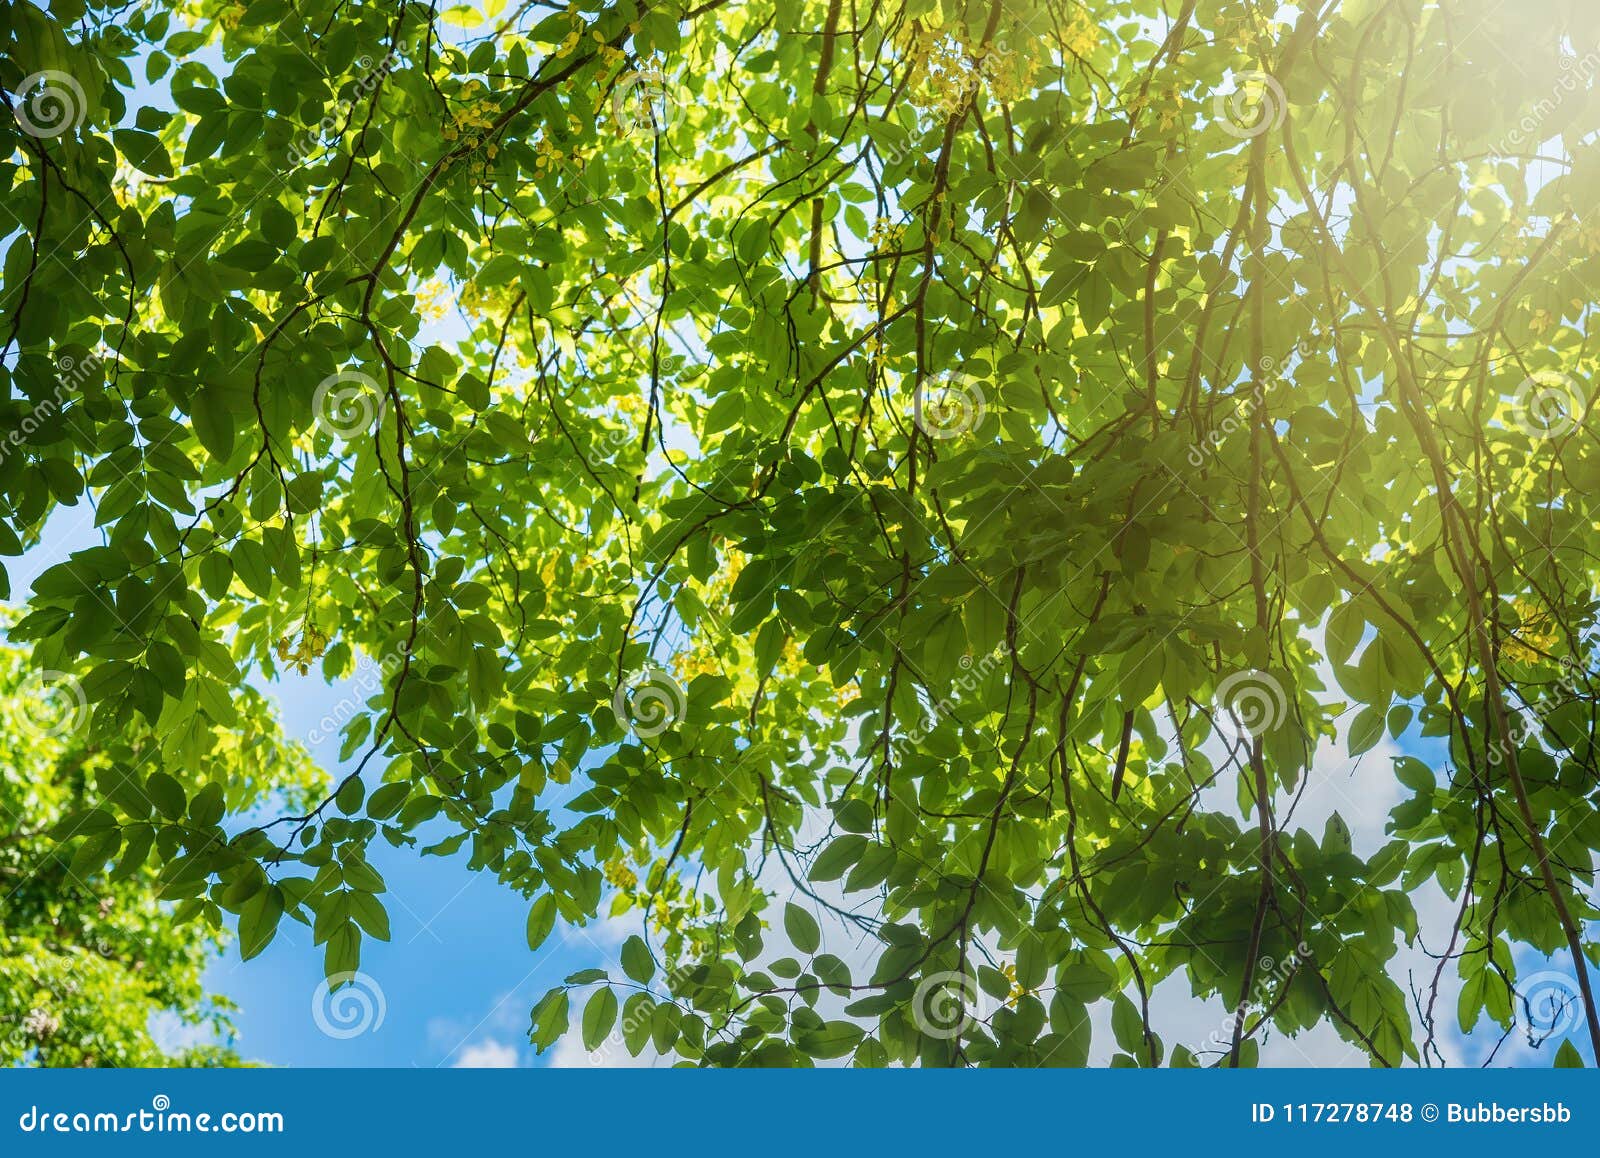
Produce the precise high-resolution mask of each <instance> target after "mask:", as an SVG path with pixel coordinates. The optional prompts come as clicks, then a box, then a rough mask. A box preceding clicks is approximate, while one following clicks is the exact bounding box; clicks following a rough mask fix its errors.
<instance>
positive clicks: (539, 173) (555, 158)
mask: <svg viewBox="0 0 1600 1158" xmlns="http://www.w3.org/2000/svg"><path fill="white" fill-rule="evenodd" d="M567 159H568V158H567V154H566V153H563V152H562V151H561V150H560V149H558V148H556V146H555V142H554V141H552V140H551V139H550V138H549V137H540V138H539V143H538V144H536V145H534V147H533V174H534V176H536V177H543V176H545V175H546V174H548V173H550V172H553V171H554V170H556V169H558V168H560V167H561V165H562V164H564V163H565V162H566V161H567Z"/></svg>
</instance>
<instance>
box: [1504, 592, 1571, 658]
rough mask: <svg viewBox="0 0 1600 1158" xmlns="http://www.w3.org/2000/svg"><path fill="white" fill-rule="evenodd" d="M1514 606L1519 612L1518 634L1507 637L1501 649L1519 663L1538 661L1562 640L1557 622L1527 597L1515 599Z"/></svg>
mask: <svg viewBox="0 0 1600 1158" xmlns="http://www.w3.org/2000/svg"><path fill="white" fill-rule="evenodd" d="M1512 608H1513V610H1515V611H1516V613H1517V621H1518V625H1517V627H1516V634H1515V635H1512V636H1508V637H1507V639H1506V641H1505V645H1504V646H1503V647H1502V648H1501V650H1502V651H1503V652H1505V654H1506V656H1507V657H1508V658H1510V659H1513V660H1515V661H1517V662H1518V663H1537V662H1538V661H1539V660H1540V658H1541V654H1543V655H1548V654H1550V652H1552V651H1553V650H1554V649H1555V646H1556V644H1557V643H1558V642H1559V641H1560V636H1559V635H1558V634H1557V632H1556V627H1555V624H1554V622H1553V621H1552V620H1551V618H1550V616H1548V615H1546V614H1545V613H1544V612H1543V611H1541V610H1540V609H1539V608H1538V607H1536V606H1535V605H1534V604H1532V603H1530V602H1528V601H1527V600H1526V599H1518V600H1515V601H1514V602H1513V603H1512Z"/></svg>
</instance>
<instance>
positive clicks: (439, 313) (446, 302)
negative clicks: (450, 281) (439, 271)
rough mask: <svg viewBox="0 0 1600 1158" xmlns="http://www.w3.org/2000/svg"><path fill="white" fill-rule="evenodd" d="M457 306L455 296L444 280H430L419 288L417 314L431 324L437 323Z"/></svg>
mask: <svg viewBox="0 0 1600 1158" xmlns="http://www.w3.org/2000/svg"><path fill="white" fill-rule="evenodd" d="M454 304H455V295H454V294H452V293H451V292H450V287H449V286H447V285H446V284H445V283H444V279H442V278H437V277H434V278H429V279H428V280H427V281H425V282H423V283H422V284H421V285H420V286H418V287H417V312H418V313H419V314H421V315H422V317H423V318H424V319H425V320H427V321H430V322H437V321H438V320H439V319H440V318H442V317H444V316H445V314H447V313H448V312H449V311H450V307H451V306H453V305H454Z"/></svg>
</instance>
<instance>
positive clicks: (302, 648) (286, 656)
mask: <svg viewBox="0 0 1600 1158" xmlns="http://www.w3.org/2000/svg"><path fill="white" fill-rule="evenodd" d="M272 650H273V651H274V652H276V653H277V655H278V660H279V662H281V663H286V664H290V665H292V666H293V667H294V669H295V670H296V671H298V672H299V673H300V674H301V675H305V674H306V673H307V672H309V671H310V670H311V665H312V664H313V663H315V662H316V661H317V660H319V659H321V658H322V654H323V652H325V651H327V650H328V636H327V634H326V633H325V632H322V631H319V630H317V628H316V627H315V626H313V625H312V624H310V623H305V624H302V625H301V628H300V637H299V638H298V639H295V640H290V638H289V637H288V636H287V635H285V636H283V637H282V638H280V639H279V640H278V642H277V643H275V644H274V645H273V648H272Z"/></svg>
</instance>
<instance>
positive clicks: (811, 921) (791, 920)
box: [783, 903, 822, 953]
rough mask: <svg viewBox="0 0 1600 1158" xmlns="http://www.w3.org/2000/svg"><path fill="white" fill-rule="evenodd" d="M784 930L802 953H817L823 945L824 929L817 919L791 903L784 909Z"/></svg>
mask: <svg viewBox="0 0 1600 1158" xmlns="http://www.w3.org/2000/svg"><path fill="white" fill-rule="evenodd" d="M783 929H784V932H786V933H788V934H789V940H790V941H792V942H793V943H794V947H795V948H796V949H798V950H800V952H802V953H815V952H816V951H817V947H818V946H820V945H821V944H822V929H821V928H820V927H819V926H818V925H817V921H816V918H815V917H813V916H812V915H811V914H810V913H808V912H806V910H804V909H802V908H801V907H800V906H799V905H796V904H793V903H790V904H787V905H785V906H784V907H783Z"/></svg>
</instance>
